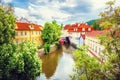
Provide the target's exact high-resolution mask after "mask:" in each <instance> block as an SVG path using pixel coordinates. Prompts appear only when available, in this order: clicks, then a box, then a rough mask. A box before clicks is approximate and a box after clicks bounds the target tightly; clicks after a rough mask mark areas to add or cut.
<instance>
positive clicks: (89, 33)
mask: <svg viewBox="0 0 120 80" xmlns="http://www.w3.org/2000/svg"><path fill="white" fill-rule="evenodd" d="M104 34H105V32H104V31H91V32H87V34H86V36H90V37H97V36H102V35H104Z"/></svg>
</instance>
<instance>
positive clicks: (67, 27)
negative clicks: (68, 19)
mask: <svg viewBox="0 0 120 80" xmlns="http://www.w3.org/2000/svg"><path fill="white" fill-rule="evenodd" d="M83 28H85V31H88V28H91V30H93V28H92V27H91V26H89V25H87V24H85V23H81V24H78V23H75V24H71V25H70V24H67V25H65V27H64V29H65V30H68V32H82V29H83Z"/></svg>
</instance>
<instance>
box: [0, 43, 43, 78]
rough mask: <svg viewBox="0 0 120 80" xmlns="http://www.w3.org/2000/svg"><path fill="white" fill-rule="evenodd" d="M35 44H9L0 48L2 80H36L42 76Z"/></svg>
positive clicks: (0, 76) (0, 73)
mask: <svg viewBox="0 0 120 80" xmlns="http://www.w3.org/2000/svg"><path fill="white" fill-rule="evenodd" d="M36 51H37V48H36V47H35V46H34V44H32V43H30V42H28V43H21V44H20V45H19V47H18V46H16V45H15V44H13V43H8V44H4V45H1V46H0V57H1V59H0V80H34V79H35V78H36V77H37V76H39V75H40V69H41V61H40V60H39V58H38V57H37V55H36Z"/></svg>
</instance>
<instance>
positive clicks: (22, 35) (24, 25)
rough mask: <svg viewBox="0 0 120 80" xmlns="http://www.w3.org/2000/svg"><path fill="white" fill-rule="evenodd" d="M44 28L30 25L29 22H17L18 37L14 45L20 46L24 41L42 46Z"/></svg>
mask: <svg viewBox="0 0 120 80" xmlns="http://www.w3.org/2000/svg"><path fill="white" fill-rule="evenodd" d="M41 30H42V26H41V25H37V24H33V23H28V22H16V27H15V31H16V36H15V39H14V40H13V41H14V43H16V44H19V43H21V42H23V41H31V42H33V43H35V44H36V45H41V44H42V39H41Z"/></svg>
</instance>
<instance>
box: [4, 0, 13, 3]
mask: <svg viewBox="0 0 120 80" xmlns="http://www.w3.org/2000/svg"><path fill="white" fill-rule="evenodd" d="M2 1H3V2H4V3H10V2H12V0H2Z"/></svg>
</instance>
